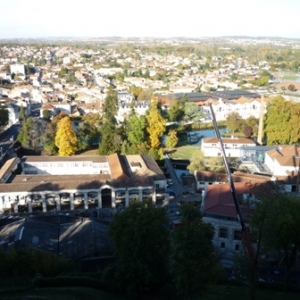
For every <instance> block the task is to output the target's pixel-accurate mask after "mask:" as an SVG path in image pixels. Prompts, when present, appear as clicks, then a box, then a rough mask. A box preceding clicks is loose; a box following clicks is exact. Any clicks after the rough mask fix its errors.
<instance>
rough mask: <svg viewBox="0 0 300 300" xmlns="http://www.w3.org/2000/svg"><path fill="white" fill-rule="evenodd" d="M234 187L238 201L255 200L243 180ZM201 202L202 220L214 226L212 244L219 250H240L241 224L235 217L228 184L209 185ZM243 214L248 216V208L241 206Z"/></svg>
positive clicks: (235, 213) (235, 212)
mask: <svg viewBox="0 0 300 300" xmlns="http://www.w3.org/2000/svg"><path fill="white" fill-rule="evenodd" d="M235 189H236V193H237V197H238V200H239V203H240V204H242V202H243V201H246V200H248V199H250V200H255V198H254V197H253V196H252V195H251V192H250V189H249V187H248V185H247V183H245V182H236V183H235ZM203 196H204V197H203V202H202V212H203V214H204V218H203V220H204V221H205V222H208V223H210V224H212V225H213V226H214V228H215V235H214V238H213V244H214V246H215V247H216V248H217V249H219V250H220V251H221V252H231V251H240V250H242V240H241V237H242V232H241V225H240V223H239V221H238V218H237V211H236V208H235V205H234V201H233V196H232V193H231V189H230V185H229V184H227V183H226V184H214V185H209V186H208V187H207V189H206V190H205V192H204V195H203ZM241 210H242V213H243V216H244V217H245V218H247V216H249V213H250V211H249V209H248V208H246V207H243V206H241Z"/></svg>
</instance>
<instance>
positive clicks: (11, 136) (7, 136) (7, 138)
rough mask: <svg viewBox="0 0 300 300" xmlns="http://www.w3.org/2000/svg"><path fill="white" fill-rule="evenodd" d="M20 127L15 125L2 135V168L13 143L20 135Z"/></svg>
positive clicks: (0, 156) (0, 152)
mask: <svg viewBox="0 0 300 300" xmlns="http://www.w3.org/2000/svg"><path fill="white" fill-rule="evenodd" d="M19 130H20V125H19V124H14V125H12V126H11V127H10V128H8V129H7V130H5V131H4V132H3V133H2V134H1V135H0V167H2V165H3V163H4V161H3V160H4V157H5V154H6V153H7V151H8V150H9V148H10V147H12V145H13V142H14V141H15V140H16V139H17V136H18V134H19Z"/></svg>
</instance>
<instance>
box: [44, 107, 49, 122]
mask: <svg viewBox="0 0 300 300" xmlns="http://www.w3.org/2000/svg"><path fill="white" fill-rule="evenodd" d="M43 118H44V119H45V120H50V118H51V112H50V110H48V109H45V110H43Z"/></svg>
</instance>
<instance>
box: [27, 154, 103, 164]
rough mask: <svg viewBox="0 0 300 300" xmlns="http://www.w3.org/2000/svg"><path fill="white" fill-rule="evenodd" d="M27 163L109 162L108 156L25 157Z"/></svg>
mask: <svg viewBox="0 0 300 300" xmlns="http://www.w3.org/2000/svg"><path fill="white" fill-rule="evenodd" d="M23 160H24V161H25V162H62V161H71V162H72V161H74V162H75V161H77V162H78V161H92V162H102V163H104V162H108V160H107V157H106V156H100V155H91V156H84V155H82V156H81V155H78V156H25V157H23Z"/></svg>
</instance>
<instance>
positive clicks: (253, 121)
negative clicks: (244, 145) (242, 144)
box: [245, 116, 259, 136]
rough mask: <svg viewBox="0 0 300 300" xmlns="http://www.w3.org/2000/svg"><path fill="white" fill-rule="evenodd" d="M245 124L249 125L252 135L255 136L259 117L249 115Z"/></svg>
mask: <svg viewBox="0 0 300 300" xmlns="http://www.w3.org/2000/svg"><path fill="white" fill-rule="evenodd" d="M245 124H246V125H248V126H250V127H251V129H252V135H254V136H257V134H258V124H259V119H257V118H255V117H254V116H250V117H249V118H247V119H246V120H245Z"/></svg>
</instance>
